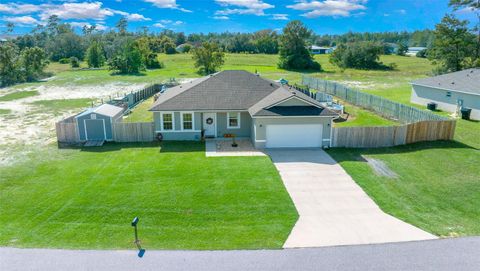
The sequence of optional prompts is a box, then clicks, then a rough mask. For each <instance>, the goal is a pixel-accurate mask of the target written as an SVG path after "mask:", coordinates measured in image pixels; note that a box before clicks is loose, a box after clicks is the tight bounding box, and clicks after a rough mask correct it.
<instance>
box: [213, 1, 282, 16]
mask: <svg viewBox="0 0 480 271" xmlns="http://www.w3.org/2000/svg"><path fill="white" fill-rule="evenodd" d="M215 2H216V3H217V4H219V5H221V6H222V7H225V9H222V10H218V11H216V12H215V15H220V16H225V15H232V14H242V15H244V14H250V15H257V16H264V15H265V10H266V9H270V8H274V7H275V6H274V5H271V4H268V3H265V2H263V1H262V0H215ZM228 7H234V8H228Z"/></svg>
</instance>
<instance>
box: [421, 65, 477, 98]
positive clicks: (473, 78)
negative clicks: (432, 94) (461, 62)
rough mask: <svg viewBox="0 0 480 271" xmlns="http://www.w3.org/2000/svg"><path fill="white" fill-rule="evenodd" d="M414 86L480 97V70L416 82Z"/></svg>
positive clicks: (465, 71) (449, 74)
mask: <svg viewBox="0 0 480 271" xmlns="http://www.w3.org/2000/svg"><path fill="white" fill-rule="evenodd" d="M412 85H420V86H426V87H430V88H436V89H442V90H450V91H459V92H465V93H470V94H474V95H480V69H467V70H463V71H458V72H452V73H447V74H443V75H439V76H434V77H430V78H424V79H419V80H415V81H413V82H412Z"/></svg>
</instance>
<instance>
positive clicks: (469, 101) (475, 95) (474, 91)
mask: <svg viewBox="0 0 480 271" xmlns="http://www.w3.org/2000/svg"><path fill="white" fill-rule="evenodd" d="M411 101H412V103H416V104H423V105H426V104H427V103H429V102H435V103H437V104H438V108H439V109H441V110H445V111H449V112H456V111H457V110H458V109H460V108H461V107H466V108H470V109H472V112H471V115H470V117H471V118H472V119H477V120H480V69H468V70H463V71H459V72H453V73H448V74H443V75H439V76H435V77H430V78H424V79H419V80H416V81H413V82H412V98H411Z"/></svg>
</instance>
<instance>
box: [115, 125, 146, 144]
mask: <svg viewBox="0 0 480 271" xmlns="http://www.w3.org/2000/svg"><path fill="white" fill-rule="evenodd" d="M154 139H155V126H154V123H153V122H114V123H113V141H116V142H150V141H153V140H154Z"/></svg>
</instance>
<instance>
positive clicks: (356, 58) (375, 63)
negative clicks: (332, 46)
mask: <svg viewBox="0 0 480 271" xmlns="http://www.w3.org/2000/svg"><path fill="white" fill-rule="evenodd" d="M383 50H384V48H383V45H382V44H379V43H375V42H370V41H363V42H354V43H347V44H340V45H339V46H337V49H336V50H335V51H333V53H332V54H331V55H330V59H329V60H330V63H332V64H334V65H336V66H338V67H340V68H342V69H346V68H353V69H382V68H387V67H386V66H384V65H383V64H382V63H381V62H379V59H380V54H381V53H382V52H383Z"/></svg>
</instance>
